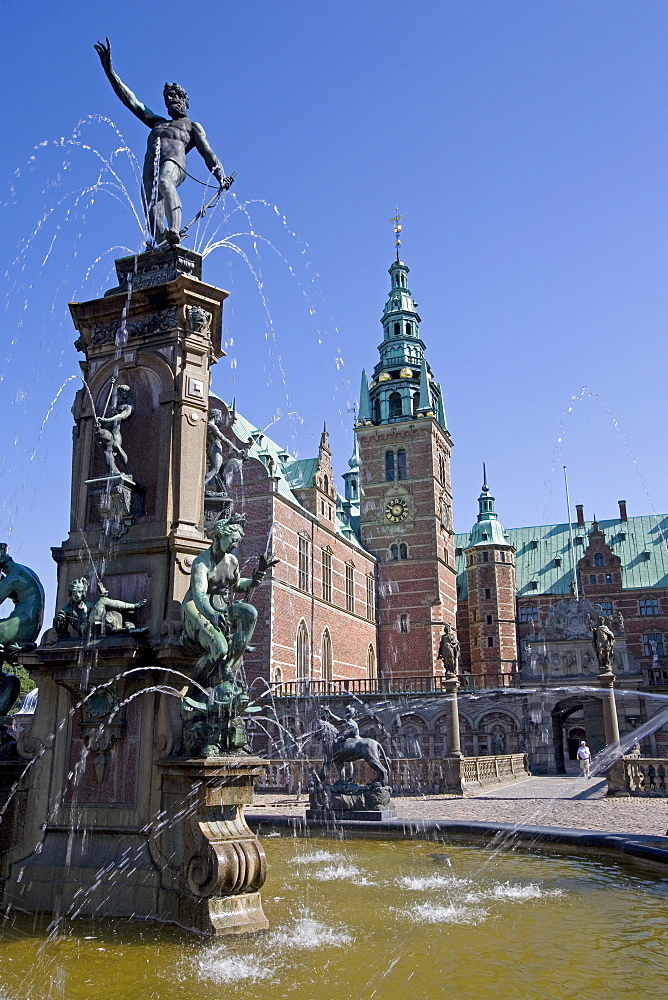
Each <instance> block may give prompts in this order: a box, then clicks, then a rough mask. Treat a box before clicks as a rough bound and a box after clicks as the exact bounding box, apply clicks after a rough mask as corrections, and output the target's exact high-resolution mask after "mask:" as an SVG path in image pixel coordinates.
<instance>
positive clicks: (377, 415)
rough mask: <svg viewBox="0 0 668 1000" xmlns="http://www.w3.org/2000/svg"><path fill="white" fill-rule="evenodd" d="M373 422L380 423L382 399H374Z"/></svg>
mask: <svg viewBox="0 0 668 1000" xmlns="http://www.w3.org/2000/svg"><path fill="white" fill-rule="evenodd" d="M373 422H374V424H379V423H380V400H379V399H376V400H374V404H373Z"/></svg>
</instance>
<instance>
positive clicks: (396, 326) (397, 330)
mask: <svg viewBox="0 0 668 1000" xmlns="http://www.w3.org/2000/svg"><path fill="white" fill-rule="evenodd" d="M394 336H395V337H400V336H401V323H395V324H394Z"/></svg>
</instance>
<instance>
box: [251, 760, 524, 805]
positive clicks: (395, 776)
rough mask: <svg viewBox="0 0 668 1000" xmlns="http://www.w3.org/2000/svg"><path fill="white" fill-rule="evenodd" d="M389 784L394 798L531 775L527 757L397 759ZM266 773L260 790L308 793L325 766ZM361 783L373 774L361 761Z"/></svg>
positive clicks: (280, 765)
mask: <svg viewBox="0 0 668 1000" xmlns="http://www.w3.org/2000/svg"><path fill="white" fill-rule="evenodd" d="M390 763H391V769H390V784H391V785H392V790H393V793H394V794H395V795H421V794H425V793H427V794H439V793H443V792H453V793H455V794H464V793H465V792H466V788H467V786H468V788H469V789H478V788H484V787H486V786H489V785H500V784H506V783H508V782H511V781H517V780H520V779H522V778H526V777H528V776H529V771H528V768H527V757H526V754H521V753H517V754H503V755H500V756H497V757H463V758H461V757H397V758H395V759H394V760H392V761H391V762H390ZM265 766H266V769H267V770H266V774H265V776H264V777H263V778H258V779H257V782H256V789H257V791H277V792H284V793H286V794H292V795H295V794H298V793H300V792H301V793H303V794H304V795H306V794H307V791H308V786H309V782H310V776H311V772H312V771H319V770H320V768H321V767H322V759H320V758H309V759H307V758H302V759H299V760H287V761H286V760H267V761H265ZM356 768H357V771H356V777H357V780H359V781H363V782H366V781H371V780H372V778H373V777H374V775H373V774H372V772H371V770H370V769H369V768H368V766H367V765H366V764H364V763H362V762H359V763H358V764H357V765H356Z"/></svg>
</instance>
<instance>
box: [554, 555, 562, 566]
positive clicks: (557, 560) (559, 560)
mask: <svg viewBox="0 0 668 1000" xmlns="http://www.w3.org/2000/svg"><path fill="white" fill-rule="evenodd" d="M554 565H555V566H561V556H557V557H556V558H555V560H554Z"/></svg>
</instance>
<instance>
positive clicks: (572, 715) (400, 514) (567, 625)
mask: <svg viewBox="0 0 668 1000" xmlns="http://www.w3.org/2000/svg"><path fill="white" fill-rule="evenodd" d="M389 275H390V290H389V296H388V299H387V302H386V303H385V306H384V309H383V313H382V317H381V323H382V329H383V339H382V342H381V343H380V345H379V348H378V351H379V358H378V362H377V363H376V364H375V366H374V368H373V371H372V373H371V378H370V379H369V377H368V376H367V373H366V371H363V372H362V377H361V390H360V401H359V409H358V413H357V420H356V425H355V440H354V444H353V448H352V454H351V457H350V460H349V463H348V466H349V468H348V471H347V472H346V473H345V474H344V476H343V480H344V492H343V495H340V494H339V493H338V491H337V489H336V486H335V479H334V473H333V469H332V462H331V452H330V448H329V441H328V435H327V431H326V430H325V429H324V430H323V432H322V436H321V440H320V447H319V450H318V455H317V457H315V458H310V459H295V458H293V457H292V456H291V455H289V454H288V453H287V452H286V451H284V450H283V449H282V448H280V447H279V446H278V445H277V444H276V443H275V442H274V441H272V440H271V439H270V438H269V437H267V436H266V435H265V434H264V433H263V432H262V431H260V430H258V429H257V428H256V427H255V426H253V425H252V424H251V423H249V422H248V420H247V419H245V417H243V416H241V415H240V414H239V413H238V412H236V410H235V409H234V407H229V406H228V405H226V404H225V403H224V402H223V401H222V400H220V399H217V398H215V397H213V398H211V399H210V406H209V412H210V413H211V412H213V411H214V410H217V411H218V416H217V420H218V425H219V430H220V431H221V432H222V435H224V437H225V440H226V449H225V454H224V456H223V459H224V464H223V465H222V467H221V474H220V476H219V483H218V486H219V487H221V489H219V490H215V489H214V490H210V491H209V493H210V497H209V499H208V500H207V504H208V505H209V507H211V513H210V514H209V517H210V518H212V517H215V516H219V514H220V512H221V509H222V508H221V506H220V502H219V505H218V507H216V501H215V496H216V495H217V496H221V495H223V496H226V495H229V496H230V497H232V498H233V502H234V505H235V509H236V510H242V511H243V512H244V513H245V514H246V517H247V523H246V538H245V539H244V542H243V543H242V549H241V553H240V555H241V559H242V562H243V560H244V558H245V557H246V558H249V559H250V558H252V557H254V556H256V555H257V553H258V551H262V550H263V549H264V548H265V547H266V546H269V547H271V549H272V552H273V554H274V555H275V556H277V557H278V558H279V559H280V560H281V561H280V563H279V564H278V566H276V567H275V569H274V571H273V574H272V577H271V579H270V582H269V585H268V586H266V587H263V588H261V589H260V590H259V591H258V592H257V595H256V602H257V603H258V612H259V613H258V626H257V630H256V633H255V637H254V640H253V646H254V649H253V651H252V652H249V653H247V655H246V659H245V667H246V674H247V677H248V679H249V681H250V682H251V683H252V682H254V681H258V682H261V681H260V679H262V681H264V682H268V683H270V684H271V685H272V689H273V691H274V693H275V694H277V695H279V696H298V695H299V694H300V693H305V692H306V691H310V692H312V693H318V694H319V695H321V696H326V695H327V694H331V695H335V694H338V695H342V696H345V695H346V694H347V693H354V694H356V695H358V696H365V697H372V696H373V695H376V694H379V693H382V692H386V693H393V692H413V693H420V692H426V693H428V692H431V691H434V690H438V688H439V678H440V677H442V675H443V665H442V661H440V660H439V659H438V649H439V641H440V637H441V635H442V631H443V626H444V625H445V624H446V623H450V624H451V625H456V628H457V633H458V637H459V641H460V645H461V669H462V689H463V691H464V692H465V691H466V690H470V689H476V690H479V691H480V690H485V691H487V690H488V691H490V692H491V691H499V689H501V690H502V691H508V689H512V690H513V691H515V692H516V693H517V695H518V697H515V698H512V699H511V698H503V697H502V696H499V695H498V694H497V695H495V696H492V695H490V697H488V698H482V699H478V700H476V701H471V703H470V705H468V704H467V702H466V699H465V698H464V699H462V707H461V710H460V711H461V736H462V749H463V751H464V753H465V754H466V755H468V756H479V755H485V754H494V753H500V752H518V751H528V752H529V753H530V757H531V764H532V767H533V768H534V770H543V771H548V772H552V771H554V770H557V771H561V770H563V769H564V766H565V761H566V760H567V759H568V757H569V756H572V755H573V754H574V752H575V748H576V746H577V742H578V741H579V739H580V738H582V737H586V738H587V739H588V740H589V741H590V742H591V743H592V744H593V747H594V748H599V749H600V748H602V747H603V746H604V745H605V737H604V731H603V721H602V715H601V707H600V701H599V700H598V699H597V698H596V697H593V696H592V697H588V696H587V693H586V689H587V688H588V687H593V686H594V687H595V686H596V685H597V680H596V678H597V673H598V664H597V662H596V659H595V656H594V652H593V648H592V642H591V624H592V623H593V622H594V620H595V618H596V617H597V616H598V615H600V614H602V615H603V616H604V617H606V618H609V619H611V621H612V626H613V629H614V630H615V633H616V636H617V641H616V647H615V657H616V661H615V663H616V665H615V674H616V676H617V679H618V680H617V684H618V687H622V688H624V689H625V690H627V691H633V690H640V691H648V690H650V691H651V690H661V689H663V688H665V687H667V686H668V667H667V665H666V659H665V649H664V636H665V635H667V634H668V550H667V548H666V543H665V530H666V519H664V518H661V519H657V518H655V517H647V516H643V517H630V518H629V517H628V515H627V511H626V503H625V502H624V501H620V502H619V517H618V518H616V519H613V520H608V521H602V522H597V521H593V522H588V521H585V518H584V512H583V509H582V507H581V506H578V507H577V508H576V510H577V523H575V524H574V525H572V526H569V525H568V524H560V525H543V526H532V527H525V528H514V529H512V528H511V529H506V528H504V526H503V525H502V524H501V522H500V520H499V518H498V515H497V513H496V510H495V498H494V496H493V495H492V493H491V492H490V488H489V485H488V484H487V482H486V481H485V482H484V483H483V487H482V491H481V494H480V496H479V498H478V507H479V513H478V517H477V520H476V521H475V523H474V524H473V526H472V529H471V531H470V532H468V533H463V534H455V533H454V530H453V519H452V489H451V481H450V455H451V449H452V439H451V436H450V431H449V429H448V424H447V421H446V416H445V406H444V399H443V391H442V388H441V386H440V385H439V383H438V382H437V381H436V378H435V375H434V373H433V372H432V370H431V368H430V366H429V363H428V361H427V359H426V356H425V343H424V341H423V340H422V339H421V335H420V316H419V314H418V311H417V304H416V302H415V300H414V299H413V297H412V294H411V291H410V289H409V287H408V275H409V268H408V266H407V265H406V264H405V263H404V262H403V261H402V260H401V259H400V257H399V252H398V251H397V257H396V260H394V261H393V262H392V265H391V267H390V268H389ZM484 478H485V479H486V476H485V477H484ZM570 535H572V544H571V539H570V537H569V536H570ZM574 564H575V566H576V574H577V595H576V593H575V589H576V588H575V579H574V574H573V566H574ZM576 596H577V600H576ZM569 686H570V687H573V686H575V687H577V688H579V689H581V690H579V691H571V692H570V693H569V692H568V691H566V690H565V689H567V688H568V687H569ZM583 689H584V694H583ZM521 692H525V693H524V694H523V696H522V697H520V693H521ZM650 711H651V710H650ZM646 713H647V708H646V700H645V699H642V698H640V699H639V698H637V697H636V698H634V697H633V696H632V695H627V696H626V697H625V700H624V714H623V716H622V718H621V719H620V726H621V730H622V733H624V732H627V731H629V729H630V728H634V727H635V726H637V725H638V724H639V723H640V722H642V721H644V720H645V719H646ZM298 715H299V709H298V707H294V706H293V707H292V708H291V709H290V711H289V712H288V714H287V715H285V717H284V721H285V722H287V724H288V725H290V726H293V727H294V726H297V727H299V719H298V718H297V716H298ZM400 729H401V732H400V733H398V735H397V739H398V743H399V746H400V747H402V748H403V751H404V752H405V753H406V755H407V756H410V755H411V754H414V753H415V752H419V753H420V754H423V755H429V754H436V755H439V754H444V753H445V752H446V751H447V743H448V736H447V726H446V725H445V723H444V722H443V720H442V718H441V716H440V714H439V711H438V709H436V710H434V709H433V706H432V708H431V709H430V710H429V711H426V712H423V713H422V714H421V713H420V712H419V711H416V710H412V711H411V712H409V713H408V714H407V713H406V712H403V713H402V719H401V726H400ZM416 748H417V751H416ZM644 749H645V750H646V752H647V754H648V755H649V756H657V755H658V756H661V755H662V754H664V753H665V751H666V750H667V749H668V736H667V735H666V734H664V733H663V732H662V731H659V732H658V733H657V734H656V735H653V736H651V737H650V738H649V739H648V741H647V746H646V747H645V748H644Z"/></svg>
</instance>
